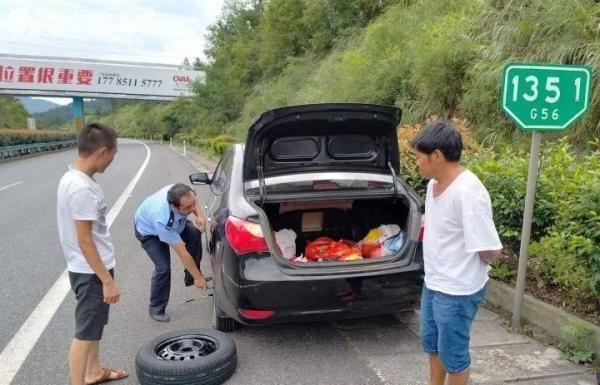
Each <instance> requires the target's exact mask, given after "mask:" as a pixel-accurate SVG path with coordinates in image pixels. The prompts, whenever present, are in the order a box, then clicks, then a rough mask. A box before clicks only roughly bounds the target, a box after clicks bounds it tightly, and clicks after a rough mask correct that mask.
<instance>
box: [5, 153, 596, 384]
mask: <svg viewBox="0 0 600 385" xmlns="http://www.w3.org/2000/svg"><path fill="white" fill-rule="evenodd" d="M148 146H149V147H148V148H149V150H150V151H151V156H150V161H149V164H148V166H147V168H146V170H145V172H144V173H143V175H142V177H141V179H140V180H139V182H138V184H137V185H136V187H135V188H134V189H133V191H132V193H131V195H130V196H128V197H127V200H126V201H125V204H124V206H123V208H122V210H121V211H120V212H119V214H118V216H117V217H116V219H115V221H114V223H113V225H112V227H111V233H112V236H113V241H114V244H115V248H116V250H117V267H116V281H117V283H118V284H119V286H120V287H121V290H122V292H123V294H122V298H121V302H120V303H119V304H118V305H116V306H112V307H111V314H110V322H109V325H108V326H107V328H106V329H105V336H104V338H103V341H102V346H101V357H102V361H103V363H104V365H106V366H110V367H117V368H124V369H126V370H127V371H128V372H129V373H130V377H129V378H127V379H125V380H122V381H119V382H118V384H120V385H131V384H137V383H138V382H137V380H136V377H135V363H134V359H135V354H136V351H137V349H138V348H139V346H140V345H141V344H142V343H143V342H144V341H146V340H148V339H151V338H153V337H155V336H157V335H159V334H162V333H165V332H168V331H172V330H178V329H187V328H194V327H206V328H209V327H210V321H209V320H210V309H211V302H210V300H211V298H210V297H208V296H207V292H206V291H202V290H199V289H196V288H194V287H188V288H186V287H184V285H183V269H182V267H181V264H180V262H179V261H178V258H177V257H176V256H175V255H173V257H172V267H173V270H172V271H173V277H172V294H171V301H170V304H169V307H168V309H167V310H168V312H169V313H170V315H171V319H172V321H171V322H169V323H158V322H155V321H153V320H151V319H150V318H149V317H148V314H147V300H148V293H149V278H150V274H151V272H152V264H151V263H150V261H149V259H148V257H147V256H146V255H145V253H144V252H143V250H142V249H141V247H140V246H139V244H138V242H137V240H136V239H135V238H134V236H133V229H132V221H133V214H134V212H135V209H136V208H137V206H138V205H139V204H140V203H141V201H142V200H143V199H144V198H145V197H146V196H147V195H149V194H151V193H153V192H155V191H157V190H158V189H160V188H161V187H163V186H164V185H166V184H169V183H175V182H178V181H182V182H186V181H187V176H188V175H189V174H190V173H193V172H195V171H197V170H198V168H200V169H201V170H202V171H209V170H207V168H210V164H211V163H210V162H207V161H206V160H205V159H202V158H201V157H197V156H192V157H190V156H188V157H183V156H182V155H181V154H179V153H178V152H177V151H175V150H172V149H170V148H169V147H168V145H159V144H148ZM146 153H147V150H146V147H144V146H143V145H142V144H140V143H139V142H133V141H121V143H120V145H119V153H118V155H117V158H116V159H115V162H114V163H113V165H111V167H110V168H109V169H108V170H107V172H106V173H105V174H104V175H100V176H99V177H98V180H99V182H100V184H101V185H102V186H103V188H104V191H105V194H106V199H107V203H108V205H109V207H110V206H112V205H113V204H114V203H115V202H116V200H117V199H118V197H119V196H120V195H121V193H122V192H123V190H124V189H125V187H126V186H127V185H128V184H129V182H130V180H131V179H132V178H133V177H134V175H135V174H136V173H137V171H138V169H139V168H140V166H141V165H142V162H143V161H144V158H145V156H146ZM74 157H75V152H74V151H73V150H71V151H66V152H60V153H54V154H46V155H42V156H38V157H33V158H29V159H23V160H17V161H12V162H8V163H3V164H0V213H1V217H0V263H1V266H2V268H0V288H1V289H0V306H2V308H3V311H2V312H0V352H2V350H3V349H5V347H6V346H7V344H8V343H9V341H11V339H12V338H13V336H14V335H15V333H16V332H17V331H18V330H19V328H20V327H21V325H22V324H23V322H24V321H25V320H26V319H27V318H28V317H29V315H30V314H31V312H32V311H33V309H34V308H35V307H36V305H37V304H38V303H39V302H40V301H41V299H42V297H43V296H44V295H45V294H46V292H47V291H48V290H49V288H50V287H51V286H52V285H53V283H54V282H55V281H56V279H57V278H58V277H59V276H60V274H61V273H62V272H63V271H64V269H65V263H64V259H63V256H62V253H61V250H60V245H59V242H58V235H57V231H56V214H55V209H56V208H55V206H56V186H57V184H58V180H59V179H60V176H61V175H62V174H63V173H64V171H65V170H66V168H67V166H68V164H70V163H71V162H72V161H73V159H74ZM19 182H20V183H19ZM15 183H16V184H15ZM6 186H10V187H7V188H4V187H6ZM3 188H4V189H3ZM197 191H198V193H199V197H200V199H201V200H203V199H205V197H206V192H207V191H206V187H199V188H197ZM207 262H208V259H207V258H206V259H204V261H203V270H205V271H206V272H208V273H209V272H210V266H209V265H208V263H207ZM74 304H75V301H74V298H73V295H72V294H71V293H69V294H68V295H67V296H66V298H65V300H64V301H63V302H62V303H61V304H60V306H59V307H58V310H57V311H56V313H55V314H54V315H53V317H52V318H51V321H50V322H49V324H48V325H47V327H46V328H45V329H44V331H43V333H41V336H40V338H39V339H38V340H37V341H36V343H35V344H34V346H33V349H32V350H31V352H30V353H29V354H28V355H27V359H26V360H25V361H24V363H23V365H22V366H21V367H20V370H19V371H18V373H17V374H16V376H15V377H14V379H13V381H12V383H11V384H14V385H36V384H43V385H48V384H50V385H58V384H67V383H68V369H67V365H66V362H67V351H68V348H69V344H70V342H71V338H72V335H73V331H74V327H73V326H74V325H73V313H74ZM231 336H232V337H233V338H234V339H235V342H236V344H237V349H238V368H237V370H236V372H235V374H234V375H233V377H232V378H231V379H229V380H228V381H227V384H257V385H258V384H260V385H270V384H311V385H313V384H324V385H329V384H331V385H333V384H356V385H360V384H389V385H391V384H398V385H404V384H427V373H428V367H427V357H426V356H425V355H424V354H423V353H422V352H421V349H420V345H419V337H418V312H413V313H407V314H401V315H395V316H385V317H375V318H367V319H360V320H348V321H340V322H320V323H319V322H317V323H299V324H286V325H276V326H271V327H263V328H251V327H245V328H242V329H240V330H237V331H235V332H233V333H231ZM472 351H473V375H472V383H474V384H499V383H506V382H513V383H522V384H527V385H538V384H539V385H542V384H556V385H561V384H576V385H596V380H595V376H594V375H593V374H592V373H591V371H590V370H589V369H587V368H585V367H583V366H579V365H575V364H572V363H570V362H568V361H566V360H564V359H563V358H561V356H560V352H558V350H556V349H554V348H553V347H548V346H544V345H542V344H540V343H539V342H536V341H534V340H533V339H531V338H529V337H525V336H521V335H519V334H514V333H511V332H509V331H507V330H506V329H504V327H503V326H502V322H501V320H500V318H499V317H498V316H497V315H496V314H494V313H492V312H490V311H487V310H482V311H481V312H480V314H479V316H478V319H477V321H476V323H475V326H474V329H473V340H472ZM0 369H1V368H0ZM1 380H2V379H0V383H1Z"/></svg>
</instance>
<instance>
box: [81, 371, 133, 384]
mask: <svg viewBox="0 0 600 385" xmlns="http://www.w3.org/2000/svg"><path fill="white" fill-rule="evenodd" d="M113 373H114V374H113ZM127 376H129V374H128V373H127V372H125V371H124V370H121V369H108V368H102V375H101V376H100V378H99V379H97V380H96V381H94V382H88V383H87V385H97V384H103V383H105V382H108V381H118V380H122V379H123V378H125V377H127Z"/></svg>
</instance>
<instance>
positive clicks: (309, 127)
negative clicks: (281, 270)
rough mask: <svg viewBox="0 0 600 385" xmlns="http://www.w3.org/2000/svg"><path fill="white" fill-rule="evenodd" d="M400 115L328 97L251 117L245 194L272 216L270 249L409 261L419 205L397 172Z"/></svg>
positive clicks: (351, 260)
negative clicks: (321, 101)
mask: <svg viewBox="0 0 600 385" xmlns="http://www.w3.org/2000/svg"><path fill="white" fill-rule="evenodd" d="M399 119H400V110H399V109H398V108H395V107H387V106H376V105H368V104H321V105H304V106H292V107H284V108H280V109H275V110H271V111H269V112H267V113H265V114H263V115H261V116H260V117H259V118H258V119H257V120H256V121H255V122H254V123H253V125H252V126H251V128H250V130H249V131H248V136H247V138H246V146H245V149H244V167H243V181H244V192H245V197H246V198H247V200H248V201H249V202H251V203H253V204H255V205H256V206H258V208H259V209H262V211H264V214H265V215H264V216H262V215H261V217H262V218H261V220H265V219H268V221H269V225H270V229H271V231H272V233H273V234H274V235H273V237H274V238H275V239H272V242H269V247H270V248H271V252H272V254H274V255H283V258H285V259H287V261H289V262H291V263H293V264H296V265H303V264H304V265H306V264H310V265H311V266H316V265H315V264H323V265H331V264H334V265H339V264H361V263H365V264H368V263H372V262H381V261H410V259H411V258H412V256H413V255H414V252H415V250H416V245H417V237H418V232H419V229H420V209H419V202H418V198H417V197H416V196H415V194H414V192H412V190H410V188H409V187H408V186H407V185H406V184H405V183H404V182H402V181H401V179H400V178H398V176H397V175H398V172H399V170H400V169H399V167H400V159H399V150H398V137H397V132H396V129H397V126H398V122H399ZM263 228H264V227H263ZM269 236H270V234H269V235H267V238H268V237H269ZM386 242H387V243H386ZM274 248H278V249H280V251H279V250H273V249H274ZM274 251H275V252H274Z"/></svg>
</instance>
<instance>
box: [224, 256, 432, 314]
mask: <svg viewBox="0 0 600 385" xmlns="http://www.w3.org/2000/svg"><path fill="white" fill-rule="evenodd" d="M231 257H232V259H229V260H230V261H238V263H235V262H234V263H232V265H235V267H233V266H232V265H229V266H230V268H233V270H238V271H237V272H236V271H229V272H228V271H226V270H229V269H227V268H226V269H225V271H223V273H225V274H223V275H222V277H223V279H222V280H221V285H220V287H219V286H218V287H217V291H216V293H215V296H216V298H217V301H218V304H219V307H220V308H221V309H222V310H223V311H224V312H225V313H226V315H227V316H229V317H231V318H234V319H235V320H237V321H238V322H240V323H242V324H246V325H265V324H272V323H281V322H292V321H294V322H298V321H314V320H330V319H341V318H354V317H363V316H373V315H380V314H390V313H394V312H400V311H407V310H412V309H415V308H418V306H419V299H420V294H421V288H422V282H423V270H422V265H421V264H420V263H413V264H410V265H408V266H405V267H403V268H402V271H398V270H392V271H389V272H385V271H383V272H380V273H378V274H376V275H369V276H357V275H356V274H353V275H352V276H344V275H343V274H336V275H329V276H328V275H325V276H318V277H306V276H303V277H298V276H288V275H285V274H283V273H282V272H281V271H280V270H279V269H278V268H277V266H276V263H275V262H274V260H273V259H272V258H271V257H262V258H246V257H241V258H240V257H239V256H237V255H235V254H234V255H232V256H231ZM226 259H228V258H227V257H226ZM225 265H228V264H227V263H225ZM236 273H237V274H236ZM240 309H248V310H259V311H273V312H274V314H273V315H272V316H270V317H268V318H264V319H255V318H248V317H245V316H244V315H243V314H242V313H241V312H240Z"/></svg>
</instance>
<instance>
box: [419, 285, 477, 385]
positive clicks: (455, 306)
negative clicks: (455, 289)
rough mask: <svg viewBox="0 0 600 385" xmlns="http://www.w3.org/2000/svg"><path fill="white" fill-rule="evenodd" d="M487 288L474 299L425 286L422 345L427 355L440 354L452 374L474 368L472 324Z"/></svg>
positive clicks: (422, 305) (422, 297)
mask: <svg viewBox="0 0 600 385" xmlns="http://www.w3.org/2000/svg"><path fill="white" fill-rule="evenodd" d="M486 289H487V285H486V286H484V287H483V289H481V290H479V291H478V292H477V293H474V294H471V295H450V294H445V293H441V292H439V291H434V290H430V289H428V288H427V287H426V286H425V285H423V294H422V295H421V344H422V345H423V350H424V351H425V353H429V354H439V356H440V360H441V362H442V365H444V369H446V371H447V372H448V373H450V374H457V373H462V372H464V371H465V370H466V369H468V368H469V366H471V356H470V354H469V341H470V336H469V334H470V331H471V324H472V323H473V319H474V318H475V314H477V310H479V304H480V303H481V301H482V300H483V299H484V298H485V294H486Z"/></svg>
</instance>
